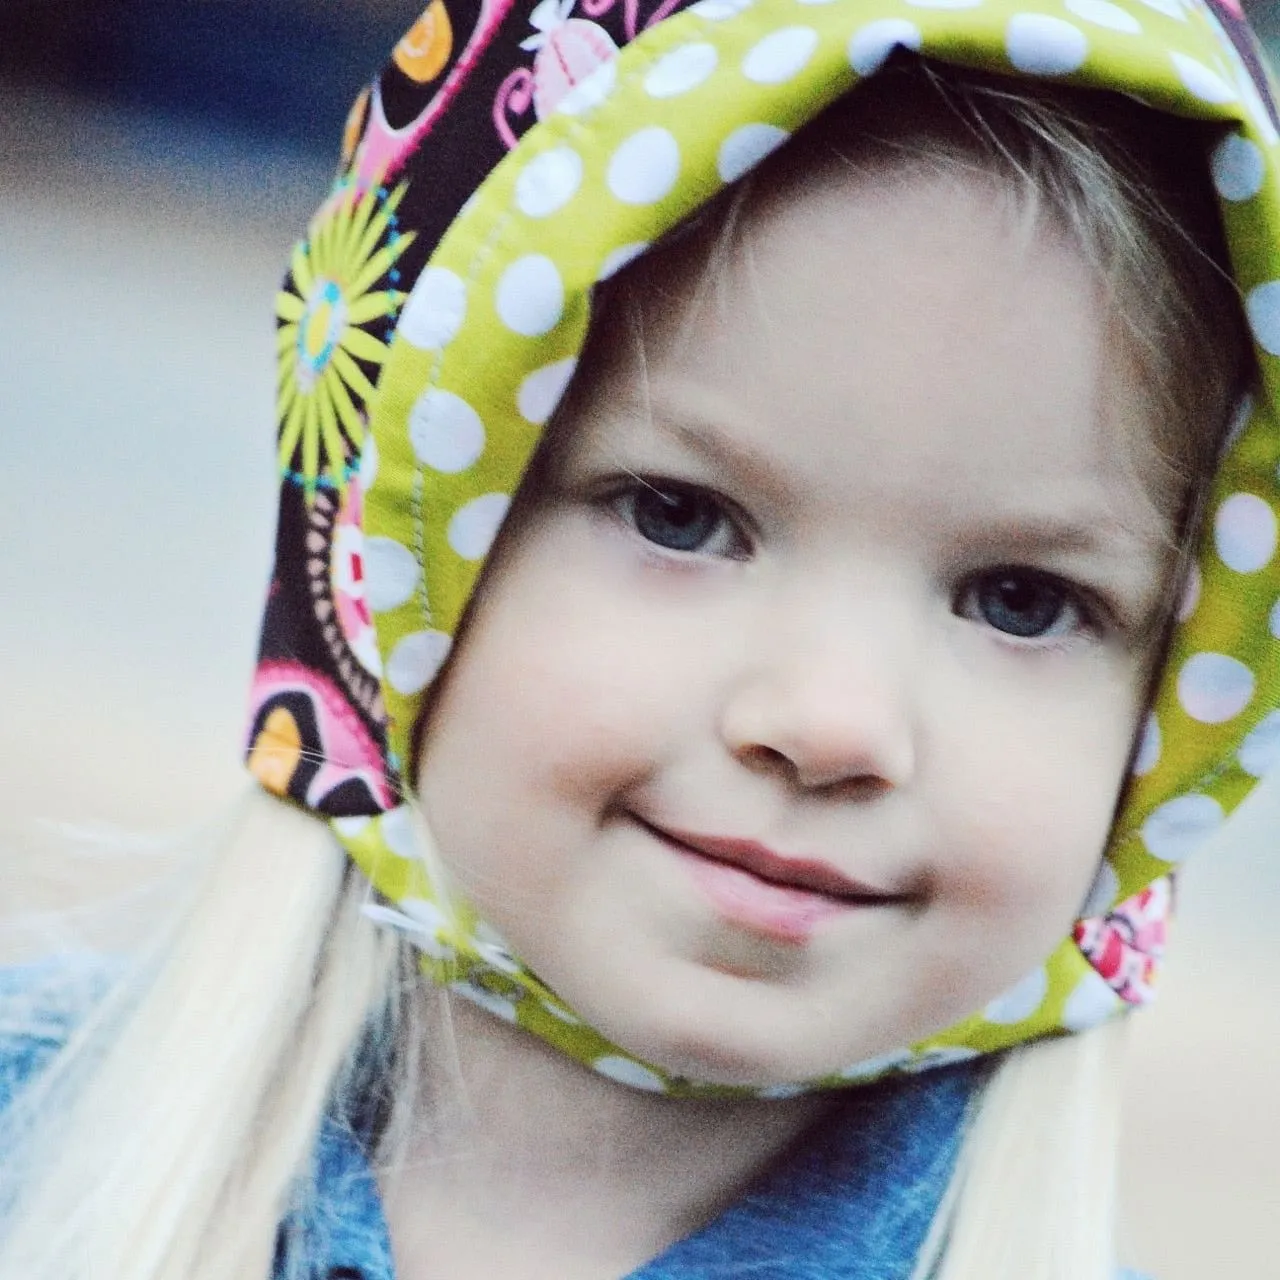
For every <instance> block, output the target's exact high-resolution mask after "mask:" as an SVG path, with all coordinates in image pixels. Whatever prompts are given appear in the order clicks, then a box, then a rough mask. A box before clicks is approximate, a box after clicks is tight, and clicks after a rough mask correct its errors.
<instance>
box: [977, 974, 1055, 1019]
mask: <svg viewBox="0 0 1280 1280" xmlns="http://www.w3.org/2000/svg"><path fill="white" fill-rule="evenodd" d="M1048 994H1049V975H1048V974H1047V973H1046V972H1045V971H1044V969H1043V968H1040V969H1035V970H1033V971H1032V972H1031V973H1029V974H1027V976H1026V977H1025V978H1023V979H1022V981H1021V982H1019V983H1018V984H1017V986H1014V987H1010V989H1009V990H1008V991H1006V992H1005V993H1004V995H1002V996H998V997H997V998H996V999H994V1000H993V1001H992V1002H991V1003H990V1004H989V1005H987V1007H986V1008H985V1009H984V1010H983V1011H982V1016H983V1017H984V1018H986V1020H987V1021H988V1022H995V1023H998V1024H999V1025H1000V1026H1002V1027H1008V1026H1012V1025H1013V1024H1014V1023H1015V1022H1024V1021H1026V1019H1027V1018H1029V1017H1031V1015H1032V1014H1033V1013H1035V1011H1036V1010H1037V1009H1038V1008H1039V1007H1040V1006H1041V1005H1042V1004H1043V1003H1044V998H1045V996H1046V995H1048Z"/></svg>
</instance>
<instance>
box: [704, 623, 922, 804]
mask: <svg viewBox="0 0 1280 1280" xmlns="http://www.w3.org/2000/svg"><path fill="white" fill-rule="evenodd" d="M844 621H845V623H846V625H843V626H841V625H835V626H828V627H826V628H819V627H810V628H805V629H804V631H803V638H801V636H800V635H799V634H797V632H798V630H799V629H798V628H796V627H794V626H789V627H787V628H786V631H787V633H788V634H787V636H786V638H785V640H783V643H782V644H781V645H780V646H779V648H778V649H777V650H776V651H775V652H774V653H773V654H770V655H765V656H763V657H761V658H760V659H758V660H756V661H753V662H749V663H748V664H747V668H746V670H744V671H743V672H742V673H741V677H740V679H739V680H738V681H737V682H736V683H735V684H734V686H733V687H732V688H731V689H730V690H729V692H728V695H727V697H726V699H725V702H724V704H723V707H722V712H721V725H720V731H721V737H722V739H723V741H724V743H725V745H726V747H727V748H728V749H729V751H730V752H731V753H732V754H733V755H734V756H735V757H736V758H737V759H738V760H740V761H741V762H742V763H743V764H745V765H746V766H747V767H749V768H753V769H762V770H766V771H774V772H781V773H783V774H785V775H786V776H787V777H788V778H789V780H791V781H792V782H793V783H795V784H796V785H798V786H800V787H803V788H805V789H806V790H835V789H846V788H847V789H849V790H851V791H854V792H856V793H858V794H860V795H863V796H871V795H879V794H881V793H884V792H888V791H892V790H896V789H898V788H901V787H903V786H905V785H906V784H907V783H909V782H910V781H911V779H912V778H913V776H914V775H915V771H916V755H917V725H916V723H915V705H916V703H917V699H915V698H913V697H912V691H911V672H910V668H911V661H910V656H909V654H910V644H909V642H906V638H905V637H893V638H891V637H889V636H887V635H885V634H884V633H883V632H881V633H880V634H874V633H873V638H872V639H871V640H870V641H868V640H867V639H866V637H867V635H868V632H867V630H866V628H865V623H866V619H865V618H864V619H859V622H860V623H861V624H863V625H859V626H857V627H856V629H855V628H853V627H851V626H850V625H847V624H848V623H849V622H850V620H849V619H845V620H844ZM859 633H860V634H861V637H862V639H861V641H860V634H859Z"/></svg>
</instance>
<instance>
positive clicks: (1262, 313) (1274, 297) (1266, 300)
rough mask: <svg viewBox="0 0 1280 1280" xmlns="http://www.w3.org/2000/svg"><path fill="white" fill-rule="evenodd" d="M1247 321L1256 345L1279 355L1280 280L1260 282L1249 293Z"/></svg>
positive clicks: (1274, 354)
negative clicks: (1266, 282)
mask: <svg viewBox="0 0 1280 1280" xmlns="http://www.w3.org/2000/svg"><path fill="white" fill-rule="evenodd" d="M1246 305H1247V308H1248V312H1249V323H1250V325H1252V326H1253V336H1254V337H1255V338H1256V339H1257V340H1258V345H1259V346H1260V347H1261V348H1262V349H1263V350H1264V351H1267V352H1269V353H1270V354H1271V355H1273V356H1280V280H1272V281H1271V282H1270V283H1269V284H1260V285H1259V286H1258V287H1257V288H1256V289H1254V290H1253V291H1252V292H1251V293H1250V294H1249V299H1248V302H1247V304H1246Z"/></svg>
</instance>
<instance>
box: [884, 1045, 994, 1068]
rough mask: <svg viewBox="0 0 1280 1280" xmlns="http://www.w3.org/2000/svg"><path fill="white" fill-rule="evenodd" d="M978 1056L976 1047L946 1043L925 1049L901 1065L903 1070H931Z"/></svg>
mask: <svg viewBox="0 0 1280 1280" xmlns="http://www.w3.org/2000/svg"><path fill="white" fill-rule="evenodd" d="M977 1056H978V1051H977V1049H970V1048H969V1047H968V1046H967V1045H962V1044H948V1045H942V1046H940V1047H939V1048H937V1049H926V1050H925V1051H924V1052H923V1053H922V1054H920V1056H919V1057H918V1058H913V1059H912V1060H911V1061H910V1062H908V1063H906V1064H905V1065H904V1066H903V1068H902V1069H903V1070H904V1071H910V1072H913V1073H914V1072H919V1071H931V1070H932V1069H933V1068H934V1067H949V1066H950V1065H951V1064H952V1063H953V1062H968V1061H969V1060H970V1059H972V1058H976V1057H977Z"/></svg>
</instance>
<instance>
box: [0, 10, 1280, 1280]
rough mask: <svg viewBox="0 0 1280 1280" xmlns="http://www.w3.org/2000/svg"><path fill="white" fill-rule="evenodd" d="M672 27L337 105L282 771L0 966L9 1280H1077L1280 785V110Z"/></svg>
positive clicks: (287, 572)
mask: <svg viewBox="0 0 1280 1280" xmlns="http://www.w3.org/2000/svg"><path fill="white" fill-rule="evenodd" d="M677 8H678V6H676V5H672V4H664V5H662V6H661V7H660V8H658V9H657V10H655V11H654V12H652V13H645V12H642V11H641V9H640V8H639V7H638V6H637V5H634V4H627V5H625V6H623V7H622V8H616V7H615V6H614V5H613V4H611V3H610V2H609V0H597V2H595V3H589V4H584V6H583V10H582V12H581V13H575V12H574V11H573V9H572V7H571V6H566V5H559V4H557V3H556V2H555V0H544V3H542V4H540V5H539V6H538V7H537V8H536V9H535V10H534V11H533V12H532V14H528V13H526V12H523V11H520V10H516V9H513V8H511V7H510V6H509V5H503V4H483V5H481V6H480V9H479V11H478V12H466V13H464V11H463V8H462V6H461V5H453V6H449V5H447V4H446V3H445V0H435V2H434V3H433V4H432V6H431V7H430V8H429V9H428V10H427V11H426V13H425V14H424V15H423V17H422V19H421V20H420V21H419V22H418V24H416V26H415V27H414V29H413V31H412V32H411V33H410V34H409V36H407V37H406V39H405V40H404V41H403V42H402V43H401V44H400V46H399V47H398V48H397V50H396V53H395V57H394V59H393V62H392V64H391V65H390V66H389V67H388V69H387V70H386V71H385V72H384V73H383V75H382V76H381V77H380V79H379V80H378V82H377V83H376V84H375V85H374V87H373V89H372V90H371V92H370V93H369V94H368V95H366V96H365V97H363V98H362V99H361V101H360V102H359V103H358V104H357V107H356V109H355V111H354V112H353V116H352V120H351V125H350V128H349V131H348V138H347V150H346V158H345V163H344V170H343V174H342V176H341V178H340V179H339V181H338V183H337V184H336V186H335V188H334V191H333V193H332V195H331V196H330V198H329V199H328V201H326V203H325V204H324V205H323V206H322V208H321V210H320V212H319V213H318V214H317V217H316V220H315V221H314V223H313V224H312V227H311V229H310V231H309V233H308V238H307V239H306V240H305V241H303V242H302V243H301V244H300V245H299V246H298V248H297V249H296V250H295V252H294V256H293V260H292V263H291V267H290V272H289V276H288V279H287V281H286V284H285V288H284V289H283V291H282V292H281V295H280V300H279V304H278V313H279V317H280V336H279V352H280V387H281V395H280V408H279V427H280V442H279V449H278V459H279V466H280V470H281V474H282V487H281V507H280V524H279V542H278V548H277V552H278V554H277V566H276V573H275V576H274V580H273V582H272V586H271V592H270V596H269V601H268V607H267V617H266V625H265V629H264V639H263V647H262V658H261V662H260V665H259V669H258V673H257V677H256V680H255V684H254V690H253V697H252V708H251V726H250V733H249V767H250V769H251V771H252V773H253V774H254V776H255V778H256V779H257V782H258V783H260V784H261V786H260V787H257V788H255V791H254V793H253V794H252V795H251V796H250V797H248V798H247V799H246V801H245V803H244V805H243V807H242V809H241V810H240V811H239V812H238V813H237V814H236V815H235V817H234V819H233V820H231V821H228V822H227V823H225V824H223V826H222V827H220V828H219V829H218V830H216V831H214V832H212V833H211V834H210V836H209V838H208V840H207V841H206V843H207V845H208V848H207V849H204V850H202V851H199V852H201V854H202V856H199V857H195V858H192V859H191V860H190V861H189V862H188V863H184V864H183V870H182V873H181V878H182V879H183V880H184V881H185V883H184V884H182V885H181V886H180V887H178V888H176V889H175V890H174V897H175V901H176V904H177V907H176V909H175V911H174V913H173V917H174V918H173V921H172V924H171V925H169V926H168V927H167V928H166V929H165V930H164V931H163V936H162V937H161V938H160V939H159V941H158V942H157V943H156V944H155V945H154V946H150V947H148V948H145V949H143V950H141V951H140V952H139V953H138V954H136V955H134V956H132V957H130V958H129V959H128V960H123V961H111V962H106V961H90V962H85V961H82V960H76V961H74V962H73V961H72V960H71V959H69V958H63V959H60V960H58V961H56V962H53V963H52V964H46V965H44V966H37V967H35V968H28V969H25V970H17V971H13V972H12V973H11V974H9V975H7V976H6V978H5V988H6V989H7V990H8V991H9V992H11V993H12V995H11V997H10V999H9V1007H11V1008H13V1009H15V1010H18V1011H19V1012H20V1013H21V1017H19V1016H17V1015H15V1016H14V1017H12V1018H10V1019H9V1024H10V1025H11V1026H12V1027H13V1028H14V1029H13V1032H12V1034H10V1035H9V1036H8V1038H7V1039H6V1040H3V1041H0V1045H3V1052H2V1053H0V1090H3V1091H4V1093H7V1094H9V1095H11V1097H10V1101H9V1105H8V1108H7V1111H6V1117H5V1121H4V1123H5V1125H6V1128H5V1129H4V1131H3V1134H2V1135H0V1147H3V1149H4V1150H5V1152H6V1167H5V1176H4V1179H3V1181H2V1182H0V1214H2V1215H3V1231H2V1232H0V1276H2V1277H3V1278H4V1280H16V1278H17V1277H22V1278H23V1280H32V1278H35V1277H42V1278H48V1280H52V1278H53V1277H57V1278H58V1280H67V1277H80V1276H84V1277H94V1278H95V1280H97V1278H98V1277H115V1278H119V1280H143V1278H151V1277H156V1278H159V1277H166V1278H172V1280H177V1278H178V1277H182V1278H183V1280H187V1278H191V1277H201V1278H204V1277H208V1278H210V1280H212V1278H213V1277H219V1278H224V1277H236V1278H239V1277H269V1276H278V1277H339V1276H347V1277H353V1276H361V1277H364V1278H365V1280H389V1278H390V1277H391V1276H392V1275H394V1276H396V1277H398V1280H421V1278H425V1277H435V1276H448V1277H477V1276H494V1275H509V1276H513V1277H521V1278H529V1277H548V1278H550V1277H555V1278H557V1280H564V1278H566V1277H568V1278H570V1280H575V1278H578V1277H582V1278H583V1280H588V1278H597V1280H600V1278H606V1277H618V1276H624V1275H634V1276H637V1277H645V1278H646V1280H654V1278H658V1277H663V1278H667V1277H692V1276H706V1277H710V1276H726V1275H751V1276H757V1275H759V1276H783V1275H786V1276H814V1277H841V1276H846V1277H851V1278H852V1277H858V1278H859V1280H870V1278H876V1280H879V1278H881V1277H883V1278H884V1280H889V1278H890V1277H892V1278H893V1280H907V1278H908V1277H912V1278H913V1280H920V1278H922V1277H928V1276H938V1277H945V1278H946V1280H978V1278H979V1277H980V1278H981V1280H993V1278H1008V1280H1013V1277H1018V1278H1019V1280H1024V1278H1026V1277H1036V1278H1039V1280H1050V1278H1053V1280H1102V1278H1103V1277H1109V1276H1112V1275H1114V1264H1113V1258H1112V1240H1111V1218H1112V1209H1113V1182H1114V1176H1113V1173H1112V1166H1113V1157H1114V1151H1113V1148H1114V1142H1115V1133H1116V1114H1115V1111H1116V1108H1115V1095H1116V1086H1117V1078H1118V1073H1119V1068H1120V1054H1121V1050H1122V1033H1121V1030H1120V1028H1121V1021H1120V1020H1119V1019H1118V1018H1117V1015H1119V1014H1121V1013H1123V1012H1124V1011H1126V1010H1127V1009H1129V1008H1131V1007H1134V1006H1138V1005H1141V1004H1143V1003H1145V1002H1146V1001H1147V1000H1148V999H1149V998H1150V996H1151V992H1152V986H1153V980H1154V970H1155V967H1156V964H1157V962H1158V960H1159V958H1160V953H1161V950H1162V946H1163V938H1164V926H1165V920H1166V917H1167V914H1168V909H1169V903H1170V894H1171V890H1170V879H1169V876H1170V872H1171V870H1172V867H1173V866H1174V865H1175V864H1176V863H1178V862H1179V861H1180V860H1181V859H1182V858H1183V857H1184V856H1185V855H1186V854H1187V853H1188V852H1189V851H1190V850H1191V849H1192V848H1194V846H1195V845H1196V844H1198V843H1199V842H1200V841H1201V840H1203V839H1204V838H1205V837H1206V836H1207V835H1208V834H1210V833H1211V832H1212V831H1213V830H1214V829H1216V828H1217V827H1218V826H1219V825H1220V824H1221V822H1222V821H1223V820H1224V818H1225V816H1226V814H1227V813H1228V812H1229V811H1230V810H1231V809H1232V808H1233V807H1235V806H1236V805H1237V804H1238V803H1239V802H1240V801H1241V800H1242V799H1243V798H1244V797H1245V796H1246V795H1247V794H1248V792H1249V791H1250V789H1251V788H1252V787H1253V785H1254V784H1255V782H1256V780H1257V779H1258V778H1259V777H1260V776H1261V775H1262V774H1263V773H1264V772H1265V771H1266V769H1267V767H1268V766H1269V765H1270V764H1271V763H1272V761H1273V759H1274V757H1275V755H1276V744H1277V738H1278V734H1277V725H1278V724H1280V711H1277V706H1278V704H1280V663H1278V660H1277V654H1278V653H1280V649H1278V648H1277V643H1276V641H1277V638H1278V637H1280V607H1278V606H1277V603H1276V602H1277V599H1278V598H1280V566H1277V563H1276V560H1275V551H1276V540H1277V524H1276V501H1277V495H1276V492H1275V489H1276V476H1277V464H1278V463H1280V421H1278V420H1277V417H1276V393H1277V385H1276V378H1277V374H1278V373H1280V367H1277V365H1276V364H1275V355H1276V354H1277V353H1280V280H1277V279H1276V277H1277V276H1278V275H1280V243H1278V242H1277V240H1278V229H1280V205H1278V204H1277V201H1278V200H1280V179H1278V178H1277V176H1276V169H1275V166H1276V163H1277V162H1278V161H1280V143H1278V138H1280V129H1278V123H1277V117H1276V114H1275V110H1274V106H1273V104H1272V101H1271V98H1270V96H1269V94H1268V90H1267V87H1266V83H1265V80H1264V79H1263V78H1262V77H1261V74H1260V71H1259V66H1258V63H1257V60H1256V55H1255V53H1254V51H1253V47H1252V45H1251V44H1250V43H1249V39H1248V36H1247V34H1246V33H1245V31H1244V29H1243V24H1242V23H1241V22H1240V20H1239V18H1238V15H1237V14H1235V13H1233V12H1229V11H1226V10H1225V9H1210V8H1208V7H1205V6H1204V5H1202V4H1200V3H1190V2H1185V3H1184V0H1123V2H1122V0H1114V2H1113V0H1107V2H1105V3H1104V2H1103V0H1067V3H1066V4H1065V5H1063V6H1058V5H1056V4H1053V5H1049V4H1041V3H1031V4H1021V3H1013V2H1011V0H985V2H984V0H973V3H957V2H956V0H949V3H947V4H941V3H939V2H938V0H930V2H929V3H922V2H917V3H914V4H903V3H901V0H835V2H834V3H831V4H816V3H807V4H804V3H796V0H756V3H754V4H751V3H749V2H748V0H700V2H699V3H697V4H694V5H692V6H690V7H688V8H687V9H686V10H684V11H681V12H674V10H675V9H677ZM544 426H545V427H546V432H545V435H542V428H543V427H544ZM540 438H541V445H540ZM531 459H532V462H530V460H531ZM522 478H523V483H522ZM517 486H518V487H519V492H518V495H517V500H516V501H515V503H514V505H510V496H511V495H512V494H514V493H516V490H517ZM486 559H487V565H486ZM482 567H484V575H483V578H481V577H480V573H481V569H482ZM335 837H336V839H335ZM455 995H456V996H459V997H461V998H460V999H453V998H452V997H453V996H455ZM1063 1033H1075V1034H1072V1035H1064V1034H1063ZM59 1047H61V1052H58V1051H57V1050H58V1049H59Z"/></svg>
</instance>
